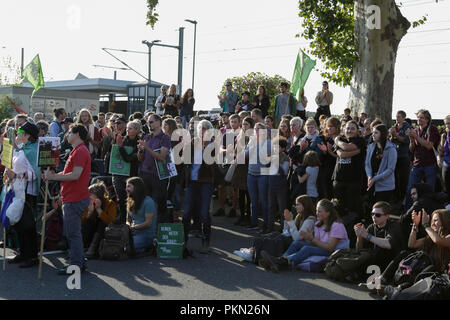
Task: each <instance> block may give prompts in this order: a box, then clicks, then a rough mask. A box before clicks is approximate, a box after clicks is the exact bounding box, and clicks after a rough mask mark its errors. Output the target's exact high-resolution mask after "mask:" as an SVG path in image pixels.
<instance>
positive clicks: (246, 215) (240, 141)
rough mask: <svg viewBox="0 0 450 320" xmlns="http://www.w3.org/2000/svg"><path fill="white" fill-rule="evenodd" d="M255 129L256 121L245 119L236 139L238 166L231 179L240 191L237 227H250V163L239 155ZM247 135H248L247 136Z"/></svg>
mask: <svg viewBox="0 0 450 320" xmlns="http://www.w3.org/2000/svg"><path fill="white" fill-rule="evenodd" d="M254 127H255V121H254V120H253V119H252V118H251V117H245V118H244V120H243V121H242V130H241V132H240V133H239V134H238V136H237V137H236V147H235V154H236V155H237V161H238V164H237V165H236V169H235V170H234V174H233V177H232V179H231V182H230V183H231V185H232V186H233V187H235V188H238V189H239V212H240V217H239V219H238V220H237V221H236V222H235V223H234V225H236V226H249V225H250V224H251V222H250V195H249V193H248V185H247V175H248V161H242V159H239V156H238V155H239V154H240V153H241V152H243V151H244V150H245V148H246V147H247V144H248V142H249V136H248V133H249V132H250V131H249V130H251V129H253V128H254ZM246 133H247V134H246Z"/></svg>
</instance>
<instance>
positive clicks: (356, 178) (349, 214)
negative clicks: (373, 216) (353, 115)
mask: <svg viewBox="0 0 450 320" xmlns="http://www.w3.org/2000/svg"><path fill="white" fill-rule="evenodd" d="M335 145H336V150H337V152H336V153H337V155H338V158H337V160H336V167H335V168H334V172H333V193H334V196H335V197H336V198H337V199H338V200H339V204H338V209H339V214H340V216H341V217H342V219H343V220H344V224H345V226H346V228H347V233H348V234H349V235H350V236H351V235H352V234H353V235H354V233H353V232H351V231H352V228H353V225H354V224H355V223H356V221H357V220H358V219H359V218H363V204H362V195H361V188H362V187H363V175H364V160H365V158H366V157H365V152H366V143H365V141H364V139H363V138H361V137H360V136H359V130H358V123H356V121H355V120H351V121H349V122H347V124H346V126H345V132H344V136H338V137H337V138H336V139H335ZM355 240H356V239H355V238H354V237H351V239H350V242H351V245H353V242H354V241H355Z"/></svg>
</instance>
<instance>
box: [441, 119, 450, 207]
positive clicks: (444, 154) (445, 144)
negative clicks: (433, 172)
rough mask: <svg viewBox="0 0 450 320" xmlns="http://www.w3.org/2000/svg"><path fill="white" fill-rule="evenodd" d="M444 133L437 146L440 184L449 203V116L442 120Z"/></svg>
mask: <svg viewBox="0 0 450 320" xmlns="http://www.w3.org/2000/svg"><path fill="white" fill-rule="evenodd" d="M444 124H445V132H444V133H443V134H442V136H441V143H440V145H439V161H438V165H439V168H441V170H442V182H443V187H444V190H445V192H447V201H448V202H450V115H448V116H446V117H445V119H444Z"/></svg>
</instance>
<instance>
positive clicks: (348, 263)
mask: <svg viewBox="0 0 450 320" xmlns="http://www.w3.org/2000/svg"><path fill="white" fill-rule="evenodd" d="M371 259H372V254H371V252H370V251H369V250H367V249H361V250H356V249H339V250H336V251H334V252H333V253H332V254H331V255H330V256H329V257H328V259H327V263H326V265H325V269H324V271H325V273H326V274H327V276H328V277H329V278H330V279H332V280H336V281H341V282H349V281H350V282H357V281H359V279H360V278H361V276H362V274H363V273H364V272H365V270H363V267H365V266H366V264H367V263H368V261H370V260H371Z"/></svg>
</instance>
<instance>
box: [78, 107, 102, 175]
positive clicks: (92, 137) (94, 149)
mask: <svg viewBox="0 0 450 320" xmlns="http://www.w3.org/2000/svg"><path fill="white" fill-rule="evenodd" d="M76 123H80V124H82V125H84V126H85V128H86V130H87V131H88V137H87V139H86V141H85V143H86V147H87V148H88V150H89V153H90V154H91V159H92V160H93V159H95V158H97V157H98V151H99V149H100V148H101V145H102V136H101V134H100V131H99V130H98V129H97V128H96V127H95V124H94V120H92V115H91V113H90V111H89V110H88V109H81V110H80V112H79V114H78V120H77V122H76ZM92 171H95V170H94V168H93V169H92Z"/></svg>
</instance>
